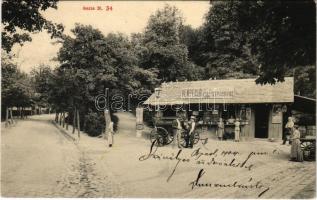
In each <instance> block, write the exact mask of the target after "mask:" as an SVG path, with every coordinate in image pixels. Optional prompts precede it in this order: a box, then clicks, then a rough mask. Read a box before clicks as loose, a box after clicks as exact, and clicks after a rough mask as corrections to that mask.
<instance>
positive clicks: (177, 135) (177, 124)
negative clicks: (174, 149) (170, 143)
mask: <svg viewBox="0 0 317 200" xmlns="http://www.w3.org/2000/svg"><path fill="white" fill-rule="evenodd" d="M173 128H174V142H177V145H178V148H182V146H181V132H182V129H183V128H182V124H181V121H180V119H179V117H177V118H176V119H175V120H174V122H173Z"/></svg>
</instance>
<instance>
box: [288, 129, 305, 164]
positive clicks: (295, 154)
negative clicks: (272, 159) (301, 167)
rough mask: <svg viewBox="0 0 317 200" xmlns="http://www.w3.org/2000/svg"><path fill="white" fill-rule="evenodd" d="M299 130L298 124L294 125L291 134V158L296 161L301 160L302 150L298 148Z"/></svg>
mask: <svg viewBox="0 0 317 200" xmlns="http://www.w3.org/2000/svg"><path fill="white" fill-rule="evenodd" d="M299 139H300V132H299V130H298V126H297V125H294V128H293V132H292V135H291V141H292V146H291V160H290V161H296V162H303V160H304V159H303V152H302V150H301V148H300V140H299Z"/></svg>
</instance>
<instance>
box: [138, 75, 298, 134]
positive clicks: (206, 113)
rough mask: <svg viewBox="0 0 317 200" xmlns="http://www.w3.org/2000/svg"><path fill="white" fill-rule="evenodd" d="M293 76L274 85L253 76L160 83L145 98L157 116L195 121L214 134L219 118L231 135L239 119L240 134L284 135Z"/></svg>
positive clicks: (145, 103)
mask: <svg viewBox="0 0 317 200" xmlns="http://www.w3.org/2000/svg"><path fill="white" fill-rule="evenodd" d="M293 84H294V83H293V78H292V77H287V78H285V81H284V82H279V83H276V84H275V85H258V84H256V83H255V79H234V80H206V81H190V82H170V83H163V84H162V85H161V86H160V88H158V89H156V91H155V93H154V94H152V95H151V96H150V97H149V98H148V99H147V100H146V101H145V102H144V105H147V106H149V108H151V109H152V110H155V112H156V115H155V116H156V118H157V119H158V120H160V119H173V118H176V117H179V116H183V118H184V119H185V120H187V119H189V118H190V116H192V115H194V116H196V121H197V123H198V124H199V125H201V126H202V127H203V129H204V130H205V131H207V132H208V134H211V135H215V134H216V131H217V128H218V122H219V120H220V118H221V119H222V121H223V122H224V126H225V128H224V131H225V133H226V134H228V135H230V134H231V135H232V134H233V132H234V128H235V121H237V120H238V121H239V122H240V129H241V135H240V136H241V137H242V138H274V139H281V138H282V135H283V118H285V117H287V116H285V113H286V111H287V109H289V107H290V106H291V105H292V103H293V102H294V91H293Z"/></svg>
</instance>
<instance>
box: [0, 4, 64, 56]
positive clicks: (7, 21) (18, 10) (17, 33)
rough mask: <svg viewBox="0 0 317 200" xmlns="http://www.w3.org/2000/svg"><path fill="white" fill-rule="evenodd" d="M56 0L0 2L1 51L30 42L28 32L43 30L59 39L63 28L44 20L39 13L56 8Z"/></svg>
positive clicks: (60, 25)
mask: <svg viewBox="0 0 317 200" xmlns="http://www.w3.org/2000/svg"><path fill="white" fill-rule="evenodd" d="M57 1H58V0H3V1H2V25H3V28H2V49H4V50H6V51H7V52H9V51H11V48H12V46H13V45H14V44H16V43H18V44H20V45H22V44H23V42H25V41H31V37H30V35H29V34H28V33H29V32H38V31H42V30H43V29H45V30H47V32H48V33H50V34H51V37H52V38H53V37H61V36H62V32H63V30H64V27H63V26H62V24H56V23H53V22H51V21H49V20H46V19H45V18H44V17H43V16H42V14H41V11H45V10H46V9H48V8H54V9H56V8H57V5H56V4H57Z"/></svg>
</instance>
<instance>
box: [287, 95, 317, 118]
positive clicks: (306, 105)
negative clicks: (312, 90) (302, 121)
mask: <svg viewBox="0 0 317 200" xmlns="http://www.w3.org/2000/svg"><path fill="white" fill-rule="evenodd" d="M292 109H294V110H297V111H300V112H303V113H310V114H315V113H316V99H312V98H308V97H303V96H299V95H294V104H293V105H292Z"/></svg>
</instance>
